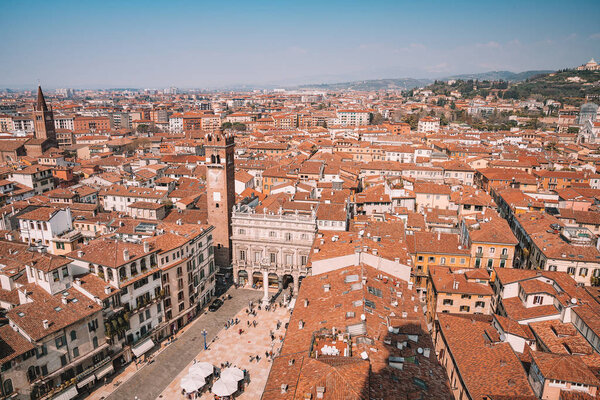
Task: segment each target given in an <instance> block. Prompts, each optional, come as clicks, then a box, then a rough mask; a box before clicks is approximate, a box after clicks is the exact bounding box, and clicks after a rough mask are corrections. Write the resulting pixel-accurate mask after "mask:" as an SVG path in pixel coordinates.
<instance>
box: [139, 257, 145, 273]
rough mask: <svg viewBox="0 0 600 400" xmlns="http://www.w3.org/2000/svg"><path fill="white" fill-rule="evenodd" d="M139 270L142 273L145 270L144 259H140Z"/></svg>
mask: <svg viewBox="0 0 600 400" xmlns="http://www.w3.org/2000/svg"><path fill="white" fill-rule="evenodd" d="M140 269H141V270H142V271H144V270H146V259H145V258H142V259H141V260H140Z"/></svg>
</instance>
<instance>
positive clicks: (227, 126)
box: [221, 122, 233, 129]
mask: <svg viewBox="0 0 600 400" xmlns="http://www.w3.org/2000/svg"><path fill="white" fill-rule="evenodd" d="M232 126H233V124H232V123H231V122H223V125H221V129H231V127H232Z"/></svg>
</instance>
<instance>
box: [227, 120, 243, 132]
mask: <svg viewBox="0 0 600 400" xmlns="http://www.w3.org/2000/svg"><path fill="white" fill-rule="evenodd" d="M231 128H232V129H233V130H236V131H242V132H243V131H245V130H246V125H244V124H242V123H241V122H234V123H233V124H232V125H231Z"/></svg>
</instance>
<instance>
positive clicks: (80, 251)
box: [77, 250, 83, 258]
mask: <svg viewBox="0 0 600 400" xmlns="http://www.w3.org/2000/svg"><path fill="white" fill-rule="evenodd" d="M77 257H79V258H82V257H83V250H77Z"/></svg>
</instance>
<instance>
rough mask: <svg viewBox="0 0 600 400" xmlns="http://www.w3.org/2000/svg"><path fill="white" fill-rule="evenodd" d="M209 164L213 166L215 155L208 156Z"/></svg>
mask: <svg viewBox="0 0 600 400" xmlns="http://www.w3.org/2000/svg"><path fill="white" fill-rule="evenodd" d="M210 162H211V163H212V164H214V163H215V155H214V154H211V155H210Z"/></svg>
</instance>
